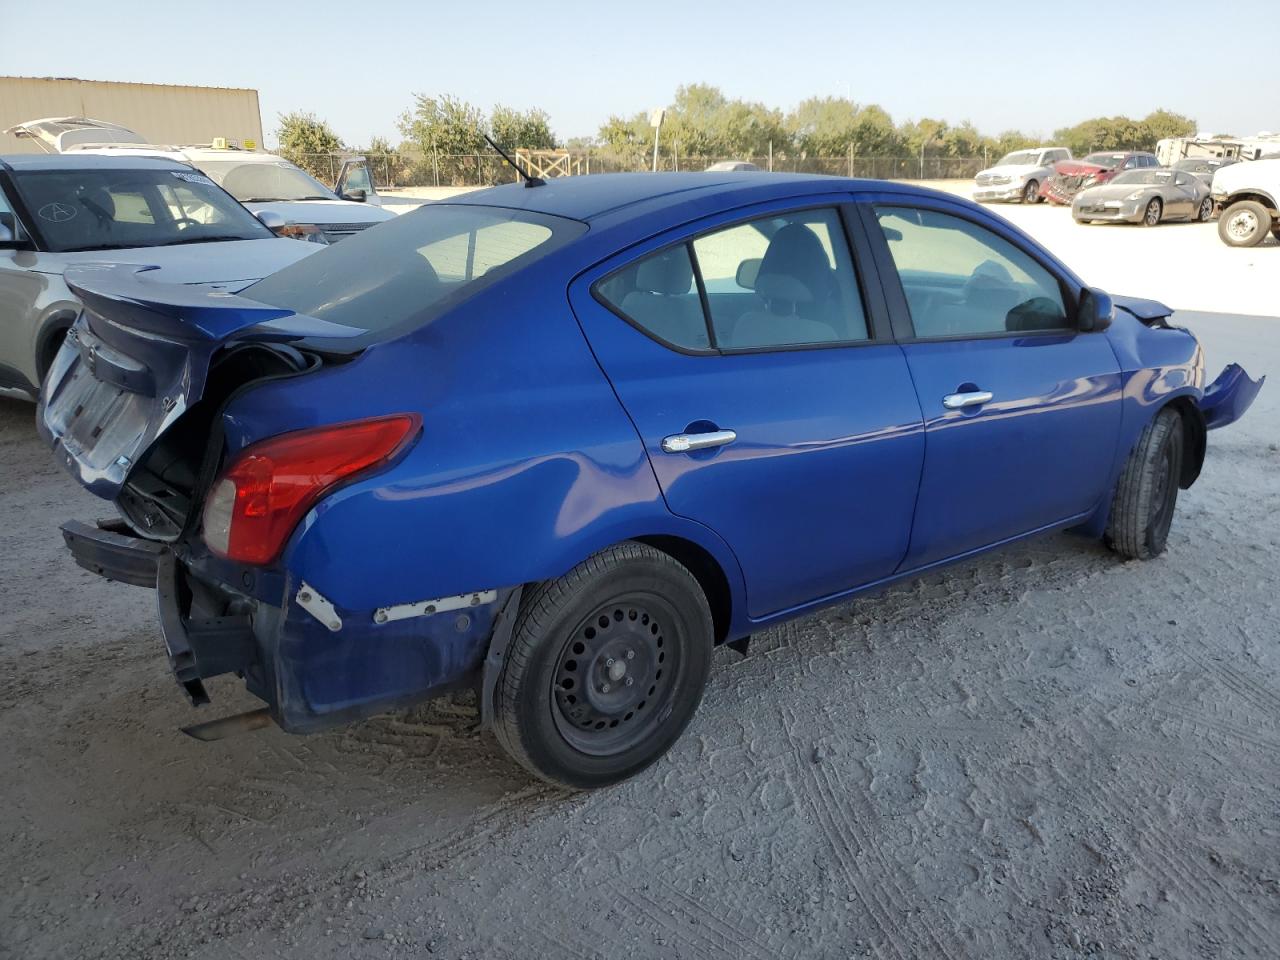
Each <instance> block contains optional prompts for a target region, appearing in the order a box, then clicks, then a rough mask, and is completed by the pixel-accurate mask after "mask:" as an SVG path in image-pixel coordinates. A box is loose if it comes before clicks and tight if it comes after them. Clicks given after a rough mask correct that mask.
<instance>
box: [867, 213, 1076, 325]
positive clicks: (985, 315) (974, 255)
mask: <svg viewBox="0 0 1280 960" xmlns="http://www.w3.org/2000/svg"><path fill="white" fill-rule="evenodd" d="M876 215H877V217H878V219H879V221H880V227H881V229H882V230H883V231H884V235H885V238H886V240H887V241H888V244H889V251H890V253H891V254H892V255H893V262H894V265H895V266H896V267H897V268H898V276H899V277H900V278H901V280H902V289H903V292H904V293H905V294H906V297H907V304H908V306H909V307H910V310H911V322H912V325H913V327H914V329H915V335H916V337H918V338H921V339H933V338H939V337H964V336H982V335H991V334H999V333H1012V332H1025V331H1031V330H1059V329H1067V328H1070V327H1071V326H1072V325H1071V323H1070V322H1069V321H1068V318H1067V310H1066V306H1065V303H1064V301H1063V296H1062V288H1061V286H1060V285H1059V284H1058V281H1057V279H1056V278H1055V277H1054V276H1053V274H1051V273H1050V272H1049V271H1048V270H1046V269H1045V268H1044V267H1043V266H1041V265H1040V264H1039V263H1037V262H1036V260H1035V258H1033V257H1032V256H1031V255H1030V254H1028V253H1026V252H1025V251H1023V250H1021V249H1019V248H1018V247H1017V246H1015V245H1014V244H1013V243H1010V242H1009V241H1008V240H1006V239H1004V238H1003V237H1001V236H999V235H997V234H995V233H992V232H991V231H990V230H987V229H986V228H985V227H980V226H978V225H977V224H975V223H973V222H971V221H969V220H965V219H963V218H961V217H955V216H951V215H950V214H945V213H938V212H937V211H934V210H923V209H919V208H914V207H890V206H884V207H879V206H878V207H876Z"/></svg>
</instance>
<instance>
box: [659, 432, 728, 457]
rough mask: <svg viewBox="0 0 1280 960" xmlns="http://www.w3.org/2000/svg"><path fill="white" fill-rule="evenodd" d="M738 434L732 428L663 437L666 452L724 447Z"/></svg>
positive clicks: (685, 451)
mask: <svg viewBox="0 0 1280 960" xmlns="http://www.w3.org/2000/svg"><path fill="white" fill-rule="evenodd" d="M737 439H738V435H737V434H736V433H734V431H732V430H711V431H709V432H707V433H677V434H674V435H672V436H670V437H663V438H662V449H663V452H664V453H688V452H689V451H691V450H706V449H707V448H708V447H723V446H724V445H725V444H726V443H733V441H735V440H737Z"/></svg>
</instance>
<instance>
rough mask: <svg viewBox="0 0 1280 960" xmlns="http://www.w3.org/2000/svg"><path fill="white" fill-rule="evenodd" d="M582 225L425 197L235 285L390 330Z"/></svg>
mask: <svg viewBox="0 0 1280 960" xmlns="http://www.w3.org/2000/svg"><path fill="white" fill-rule="evenodd" d="M586 229H587V226H586V224H584V223H581V222H579V221H577V220H567V219H565V218H563V217H552V216H547V215H545V214H539V213H530V212H528V211H525V210H512V209H508V208H506V207H490V206H480V205H475V206H470V205H465V204H444V203H431V204H426V205H424V206H422V207H420V208H419V209H418V210H415V211H413V212H412V213H406V214H403V215H401V216H399V217H396V218H395V219H393V220H387V221H384V222H383V223H380V224H378V225H377V226H375V227H370V228H369V229H367V230H364V231H362V232H360V233H358V234H356V235H355V236H354V237H350V238H348V239H346V240H343V241H342V242H341V243H339V244H334V245H333V246H331V247H328V248H326V249H324V250H321V251H320V252H319V253H317V254H314V255H312V256H310V257H308V258H306V259H305V260H300V261H298V262H297V263H295V264H293V265H291V266H288V267H285V268H284V269H283V270H281V271H279V272H278V273H274V274H272V275H271V276H269V277H267V278H265V279H263V280H260V281H258V282H257V283H255V284H253V285H252V286H250V287H248V288H246V289H245V290H243V291H241V293H242V295H243V296H246V297H249V298H251V299H253V300H258V301H260V302H262V303H267V304H270V305H271V306H276V307H284V308H286V309H288V310H292V311H294V312H295V313H300V314H305V315H307V316H311V317H317V318H319V319H321V320H328V321H332V322H333V323H340V324H343V325H345V326H349V327H357V328H359V329H362V330H366V331H369V332H370V333H382V334H388V335H389V334H390V333H391V332H393V331H400V330H406V329H409V328H410V327H412V326H416V325H419V324H422V323H425V322H427V321H428V320H429V319H430V318H432V317H434V316H437V315H439V314H440V313H442V312H443V311H445V310H447V309H450V308H451V307H453V306H456V305H457V304H459V303H461V302H462V301H463V300H464V299H466V298H468V297H470V296H472V295H473V294H474V293H476V292H477V291H478V290H480V289H482V288H483V287H485V286H488V285H489V284H491V283H493V282H496V281H497V280H500V279H501V278H502V277H504V276H508V275H510V274H511V273H513V272H514V271H516V270H519V269H521V268H523V267H525V266H527V265H529V264H530V263H532V262H534V261H535V260H538V259H539V258H541V257H543V256H545V255H546V254H547V253H549V252H550V251H551V250H553V249H555V248H556V247H557V246H560V245H562V244H564V243H566V242H568V241H569V240H572V239H573V238H574V237H577V236H579V235H580V234H581V233H583V232H585V231H586Z"/></svg>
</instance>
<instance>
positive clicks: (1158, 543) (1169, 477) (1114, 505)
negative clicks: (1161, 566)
mask: <svg viewBox="0 0 1280 960" xmlns="http://www.w3.org/2000/svg"><path fill="white" fill-rule="evenodd" d="M1185 444H1186V438H1185V436H1184V435H1183V430H1182V417H1181V416H1179V414H1178V411H1176V410H1170V409H1169V408H1168V407H1166V408H1165V409H1163V410H1161V411H1160V412H1159V413H1158V414H1156V416H1155V418H1154V419H1152V421H1151V422H1150V423H1148V424H1147V425H1146V427H1145V428H1144V429H1143V431H1142V435H1141V436H1140V437H1139V438H1138V442H1137V443H1136V444H1134V447H1133V450H1132V451H1130V453H1129V459H1128V460H1126V461H1125V465H1124V470H1123V472H1121V474H1120V481H1119V483H1117V484H1116V492H1115V496H1114V498H1113V499H1112V501H1111V517H1110V519H1109V520H1108V521H1107V532H1106V537H1105V539H1106V543H1107V546H1108V547H1110V548H1111V549H1112V550H1114V551H1115V552H1116V553H1118V554H1120V555H1121V556H1122V557H1128V558H1130V559H1133V560H1150V559H1151V558H1152V557H1156V556H1159V555H1160V554H1161V553H1163V552H1164V548H1165V545H1166V543H1167V542H1168V539H1169V527H1170V525H1171V524H1172V523H1173V511H1174V507H1175V505H1176V504H1177V502H1178V481H1179V479H1180V478H1181V476H1182V456H1183V449H1184V447H1185Z"/></svg>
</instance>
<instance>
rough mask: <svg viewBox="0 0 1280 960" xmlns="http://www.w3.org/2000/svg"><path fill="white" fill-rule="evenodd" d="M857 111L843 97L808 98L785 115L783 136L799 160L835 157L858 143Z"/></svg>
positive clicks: (855, 106) (852, 104) (849, 101)
mask: <svg viewBox="0 0 1280 960" xmlns="http://www.w3.org/2000/svg"><path fill="white" fill-rule="evenodd" d="M859 113H860V111H859V108H858V105H857V104H856V103H854V102H853V101H852V100H847V99H845V98H844V97H810V98H809V99H808V100H802V101H801V102H800V103H799V104H797V105H796V108H795V109H794V110H792V111H791V112H790V113H789V114H787V119H786V127H787V133H788V135H789V137H790V140H791V146H793V147H794V148H795V149H796V150H797V151H798V152H799V153H800V155H801V156H802V157H836V156H840V155H841V154H845V153H847V152H848V150H849V145H850V144H851V143H854V142H855V141H857V140H858V133H859V129H858V128H859V124H858V117H859Z"/></svg>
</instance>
